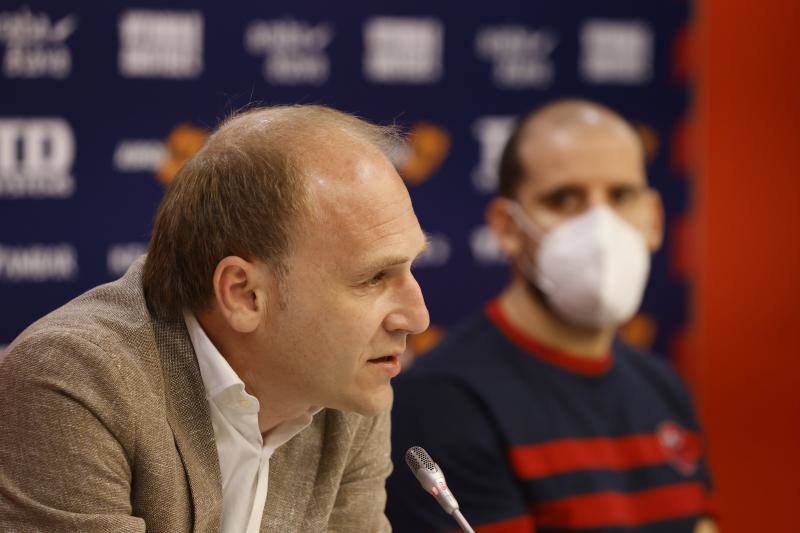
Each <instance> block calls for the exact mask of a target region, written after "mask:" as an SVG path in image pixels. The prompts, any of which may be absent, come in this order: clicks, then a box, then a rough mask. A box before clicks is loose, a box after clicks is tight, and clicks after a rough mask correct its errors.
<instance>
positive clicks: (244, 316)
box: [213, 255, 268, 333]
mask: <svg viewBox="0 0 800 533" xmlns="http://www.w3.org/2000/svg"><path fill="white" fill-rule="evenodd" d="M262 270H263V269H260V268H259V265H258V264H257V263H254V262H251V261H247V260H245V259H242V258H241V257H237V256H234V255H231V256H228V257H225V258H224V259H222V260H221V261H220V262H219V263H217V268H216V269H214V280H213V283H214V297H215V300H216V308H217V310H218V311H219V312H220V314H221V315H222V317H223V318H224V319H225V321H226V322H227V323H228V325H229V326H230V327H231V328H232V329H233V330H235V331H237V332H239V333H252V332H253V331H255V329H256V328H257V327H258V325H259V323H260V322H261V321H262V320H263V319H264V317H265V316H266V305H267V296H268V291H267V285H266V283H265V282H264V281H265V280H264V279H263V278H264V276H265V274H264V273H263V272H262Z"/></svg>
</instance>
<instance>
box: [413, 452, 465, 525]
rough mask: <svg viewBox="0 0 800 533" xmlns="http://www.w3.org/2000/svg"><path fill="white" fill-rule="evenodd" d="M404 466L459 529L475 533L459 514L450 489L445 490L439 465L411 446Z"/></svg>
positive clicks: (426, 453)
mask: <svg viewBox="0 0 800 533" xmlns="http://www.w3.org/2000/svg"><path fill="white" fill-rule="evenodd" d="M406 464H407V465H408V468H410V469H411V473H412V474H414V477H415V478H417V481H419V484H420V485H422V488H423V489H425V492H427V493H429V494H430V495H432V496H433V497H434V498H435V499H436V501H437V502H439V505H441V506H442V509H444V511H445V512H446V513H447V514H449V515H450V516H452V517H453V518H455V520H456V522H458V525H459V527H461V530H462V531H464V533H475V530H474V529H472V526H470V525H469V523H468V522H467V519H466V518H464V515H463V514H461V511H460V510H459V508H458V502H457V501H456V497H455V496H453V493H452V492H450V489H449V488H447V482H446V481H445V480H444V473H442V469H441V468H439V465H437V464H436V463H434V462H433V459H431V456H430V455H428V452H426V451H425V450H424V449H422V448H420V447H419V446H413V447H411V448H409V449H408V451H406Z"/></svg>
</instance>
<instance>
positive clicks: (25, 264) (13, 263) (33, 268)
mask: <svg viewBox="0 0 800 533" xmlns="http://www.w3.org/2000/svg"><path fill="white" fill-rule="evenodd" d="M77 277H78V252H77V251H75V248H74V247H73V246H72V245H70V244H53V245H47V244H33V245H27V246H2V245H0V281H7V282H11V283H25V282H33V283H39V282H46V281H69V280H73V279H75V278H77Z"/></svg>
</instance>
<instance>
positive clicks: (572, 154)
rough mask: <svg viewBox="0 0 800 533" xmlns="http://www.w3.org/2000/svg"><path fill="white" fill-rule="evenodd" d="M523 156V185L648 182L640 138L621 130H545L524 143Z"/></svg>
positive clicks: (521, 154) (522, 143) (521, 157)
mask: <svg viewBox="0 0 800 533" xmlns="http://www.w3.org/2000/svg"><path fill="white" fill-rule="evenodd" d="M519 158H520V163H521V170H522V174H523V179H522V180H521V183H520V185H521V186H526V185H527V186H528V187H535V188H550V187H554V186H558V185H563V184H566V183H569V182H573V183H574V184H576V185H578V184H582V185H592V184H608V185H613V184H614V183H642V184H644V183H646V175H645V161H644V157H643V152H642V148H641V146H640V145H639V144H638V139H637V138H635V137H631V136H630V135H628V134H626V133H624V132H621V131H620V130H605V131H603V130H595V131H592V132H586V131H574V130H571V129H556V130H553V131H550V132H544V133H541V134H537V135H535V136H531V137H529V138H527V139H524V140H523V142H521V143H520V146H519Z"/></svg>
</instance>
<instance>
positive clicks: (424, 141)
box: [392, 122, 452, 185]
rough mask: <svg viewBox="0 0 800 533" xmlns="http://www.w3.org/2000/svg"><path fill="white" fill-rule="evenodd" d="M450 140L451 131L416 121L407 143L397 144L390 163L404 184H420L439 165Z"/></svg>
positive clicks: (445, 154) (442, 161) (446, 151)
mask: <svg viewBox="0 0 800 533" xmlns="http://www.w3.org/2000/svg"><path fill="white" fill-rule="evenodd" d="M451 142H452V141H451V139H450V133H448V131H447V130H446V129H444V128H443V127H441V126H437V125H436V124H431V123H429V122H419V123H417V124H415V125H414V126H413V127H412V128H411V131H409V133H408V137H407V142H406V143H402V144H400V145H398V146H397V148H396V150H395V151H394V153H393V154H392V162H394V164H395V166H396V167H397V169H398V171H399V173H400V175H401V176H402V177H403V179H404V180H405V181H406V183H408V184H410V185H419V184H421V183H424V182H425V181H427V180H428V178H430V177H431V176H432V175H433V174H434V173H436V171H437V170H439V168H440V167H441V166H442V163H444V160H445V159H446V158H447V154H448V153H449V151H450V144H451Z"/></svg>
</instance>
